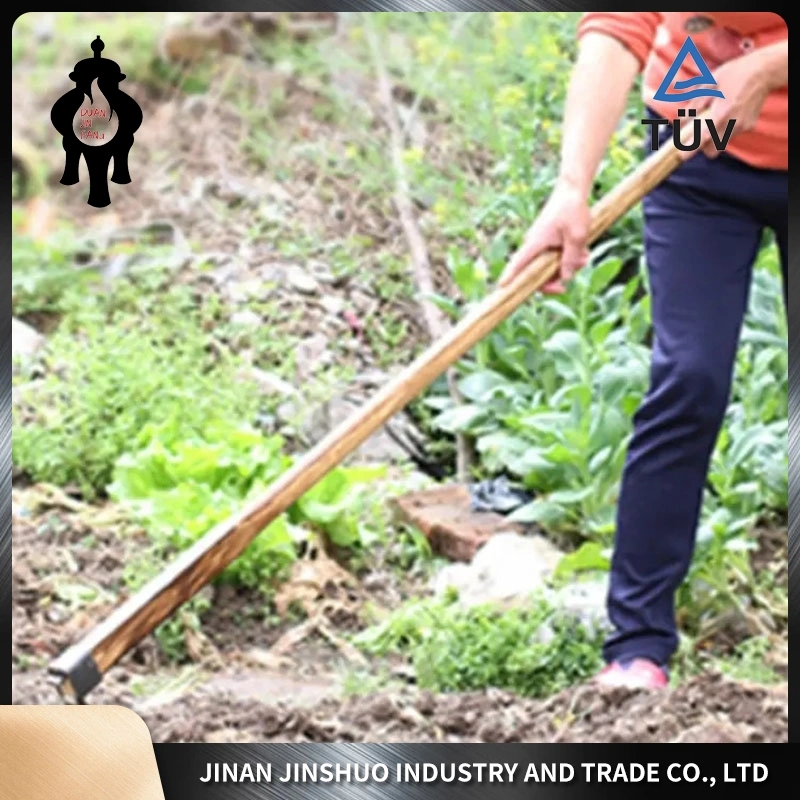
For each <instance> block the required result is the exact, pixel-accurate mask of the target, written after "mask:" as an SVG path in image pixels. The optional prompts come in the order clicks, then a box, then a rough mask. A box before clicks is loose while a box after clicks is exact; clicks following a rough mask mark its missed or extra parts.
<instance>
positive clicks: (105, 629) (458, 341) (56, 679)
mask: <svg viewBox="0 0 800 800" xmlns="http://www.w3.org/2000/svg"><path fill="white" fill-rule="evenodd" d="M688 155H689V154H687V153H686V152H685V151H681V150H679V149H678V148H676V147H675V146H674V144H673V143H672V142H669V143H668V144H665V145H664V146H663V147H662V148H661V149H660V150H657V151H656V152H655V153H654V154H653V155H651V156H650V157H649V158H647V159H646V160H645V161H644V162H643V163H642V164H641V165H639V167H638V168H637V169H636V170H634V171H633V172H632V173H631V174H630V175H628V176H627V177H626V178H625V179H624V180H623V181H622V182H621V183H620V184H619V185H618V186H616V187H615V188H614V189H613V190H612V191H611V192H609V193H608V194H607V195H605V196H604V197H603V198H602V199H601V200H600V201H599V202H598V203H597V204H595V205H594V206H593V207H592V212H591V228H590V235H589V241H590V243H591V242H594V241H596V240H597V239H598V237H599V236H601V235H602V234H603V233H604V232H605V231H606V230H608V228H609V227H611V225H613V224H614V223H615V222H616V221H617V220H618V219H619V218H620V217H622V215H623V214H625V213H627V212H628V211H629V210H630V209H631V208H632V207H633V206H634V205H636V204H637V203H639V202H640V201H641V200H642V198H643V197H644V196H645V195H646V194H647V193H648V192H650V190H652V189H653V188H655V187H656V186H657V185H658V184H659V183H661V182H662V181H663V180H664V179H665V178H667V177H668V176H669V175H670V174H671V173H672V172H673V171H674V170H675V169H676V168H677V167H678V166H679V165H680V164H681V162H682V161H684V160H685V159H686V158H687V157H688ZM559 263H560V255H559V252H558V251H550V252H547V253H543V254H542V255H540V256H539V257H538V258H536V259H535V260H534V261H533V262H532V263H531V264H530V266H529V267H528V268H527V269H526V270H525V271H524V272H523V273H522V274H520V275H518V276H517V278H516V279H515V280H514V282H513V283H512V284H510V285H508V286H506V287H501V288H498V289H496V290H494V291H493V292H492V293H491V294H489V295H488V296H487V297H486V298H485V299H484V300H483V301H482V302H481V303H480V304H478V305H476V306H475V307H474V308H473V309H472V311H471V312H470V313H469V314H468V315H467V316H465V317H464V318H462V319H461V321H460V322H459V323H458V324H457V325H455V326H454V327H452V328H451V329H450V330H449V331H448V332H447V334H446V335H445V336H444V337H442V339H441V340H439V341H437V342H434V343H433V344H432V345H431V346H430V347H429V348H428V349H427V350H426V351H425V352H423V353H422V354H421V355H420V356H419V357H418V358H417V359H416V360H415V361H413V362H412V363H411V364H410V365H409V366H408V367H407V368H406V369H404V370H403V371H402V372H401V373H400V374H399V375H398V376H397V377H395V378H394V379H393V380H392V381H391V382H390V383H388V384H387V385H386V386H384V388H383V389H382V390H381V391H379V392H378V393H377V394H376V395H375V396H374V397H373V398H372V399H371V400H370V401H369V402H368V403H366V404H365V405H364V406H362V407H361V408H360V409H358V410H357V412H356V413H354V414H353V415H352V416H351V417H350V418H349V419H347V420H345V421H344V422H343V423H342V424H341V425H339V426H338V427H337V428H335V429H334V430H332V431H331V432H330V433H329V434H328V435H327V436H326V437H325V438H324V439H323V440H321V441H320V442H319V443H318V444H317V445H316V446H315V447H314V448H313V449H312V450H310V451H309V452H308V453H307V454H306V455H305V456H304V457H303V458H302V459H300V460H298V461H297V462H296V463H295V464H294V465H293V466H292V467H291V468H290V469H289V470H288V471H287V472H285V473H283V475H281V477H280V478H278V480H276V481H275V483H274V484H273V485H272V486H271V487H270V488H269V489H268V490H267V491H266V493H265V494H264V495H263V496H262V497H261V498H260V499H258V500H256V501H255V502H254V503H252V504H251V505H250V506H249V507H247V508H245V509H243V510H242V511H241V512H240V513H238V514H237V515H236V516H233V517H231V518H230V519H228V520H226V521H224V522H222V523H221V524H219V525H217V526H216V527H215V528H213V529H212V530H210V531H209V532H208V533H207V534H206V535H205V536H204V537H203V538H201V539H199V540H198V541H197V542H196V543H195V544H194V545H193V546H192V547H190V548H189V549H187V550H185V551H184V552H182V553H181V554H180V555H179V556H178V557H177V559H176V560H175V561H174V562H173V563H172V564H170V565H169V566H167V567H166V568H165V569H164V570H163V571H162V572H161V573H160V574H158V575H157V576H156V577H155V578H154V579H153V580H151V581H150V583H148V584H147V585H145V586H144V587H143V588H142V589H141V590H140V591H139V592H138V593H136V594H135V595H133V596H132V597H130V598H129V599H128V600H127V601H125V602H124V603H123V604H122V605H120V606H119V607H118V608H117V609H116V610H114V611H113V612H112V613H111V614H110V615H109V617H108V618H107V619H106V620H105V621H104V622H102V623H101V624H99V625H98V626H97V627H96V628H94V629H93V630H91V631H90V632H89V633H88V634H87V635H86V637H85V638H84V639H83V640H82V641H80V642H78V643H77V644H75V645H73V646H72V647H70V648H69V649H68V650H66V651H65V652H64V653H63V654H62V655H61V656H60V657H59V658H57V659H56V660H55V661H54V662H52V664H51V665H50V667H49V673H50V676H51V678H50V680H51V681H52V682H53V683H54V684H55V685H56V687H57V688H58V691H59V692H60V694H61V696H62V697H63V698H64V699H65V700H67V701H69V700H72V701H74V702H77V703H83V702H84V698H85V696H86V695H87V693H88V692H90V691H91V690H92V689H94V688H95V687H96V686H97V685H98V684H99V683H100V682H101V681H102V677H103V675H104V674H105V673H106V672H107V671H108V670H109V669H110V668H111V667H112V666H114V665H115V664H116V663H117V662H118V661H119V659H120V658H122V656H124V655H125V654H126V653H127V652H128V651H129V650H130V649H131V648H132V647H133V646H134V645H136V644H137V643H138V642H139V641H141V640H142V639H143V638H144V637H146V636H147V635H149V634H150V633H151V632H152V631H153V630H154V629H155V628H157V627H158V626H159V625H160V624H161V623H162V622H163V621H164V620H166V619H167V618H168V617H169V616H170V615H172V614H173V613H174V612H175V611H176V610H177V609H178V608H180V607H181V606H182V605H183V604H184V603H186V602H187V601H188V600H190V599H191V598H192V597H193V596H194V595H195V594H196V593H197V592H199V591H200V590H201V589H202V588H203V587H204V586H206V584H208V583H209V582H210V581H212V580H213V579H214V578H215V577H217V576H218V575H219V574H220V573H221V572H222V571H223V570H224V569H225V568H226V567H227V566H228V565H229V564H230V563H231V562H232V561H233V560H234V559H236V558H237V557H238V556H239V555H240V554H241V553H242V552H243V551H244V550H245V548H246V547H247V546H248V545H249V544H250V542H252V541H253V539H255V537H256V536H258V534H259V533H260V532H261V531H262V530H264V528H266V527H267V525H269V524H270V523H271V522H272V521H273V520H274V519H275V518H276V517H278V516H279V515H280V514H282V513H283V512H284V511H286V510H287V509H288V508H289V507H290V506H292V505H293V504H294V503H295V502H296V501H297V500H299V499H300V498H301V497H302V496H303V495H304V494H305V493H306V492H307V491H308V490H309V489H311V488H313V487H314V485H315V484H316V483H317V482H318V481H320V480H321V479H322V478H324V477H325V475H326V474H327V473H328V472H329V471H330V470H332V469H334V468H335V467H336V466H338V465H339V464H340V463H341V462H342V461H343V460H344V459H345V458H346V457H347V456H348V455H349V454H350V453H352V452H353V451H354V450H356V449H357V448H358V447H359V446H360V445H361V444H362V443H363V442H364V441H365V440H366V439H368V438H369V437H370V436H371V435H372V434H373V433H375V432H376V431H377V430H378V429H379V428H380V427H381V426H382V425H384V424H385V423H386V422H387V421H388V420H390V419H391V418H392V417H393V416H394V415H395V414H397V413H398V412H399V411H401V410H402V409H403V408H404V407H405V406H406V405H407V404H408V403H409V402H410V401H412V400H413V399H414V398H415V397H416V396H417V395H418V394H419V393H420V392H422V391H423V390H424V389H425V388H426V387H428V386H429V385H430V384H431V383H433V381H434V380H436V379H437V378H438V377H439V376H440V375H442V374H443V373H444V372H445V371H446V370H447V369H448V368H449V367H450V366H452V365H453V364H454V363H455V362H456V361H457V360H458V359H459V358H461V357H462V356H463V355H464V354H465V353H467V352H468V351H469V350H470V349H471V348H472V347H473V346H474V345H475V344H476V343H478V342H479V341H481V339H483V338H484V337H485V336H486V335H487V334H489V333H490V332H491V331H492V330H493V329H494V328H495V327H496V326H497V325H498V324H500V323H501V322H503V320H505V319H506V318H507V317H508V316H509V315H510V314H511V313H512V312H513V311H514V310H515V309H517V308H518V307H519V306H520V305H522V303H524V302H525V301H526V300H527V299H528V298H529V297H530V296H531V295H532V294H533V293H534V292H536V291H537V290H538V289H540V288H541V287H542V286H544V285H545V284H546V283H548V282H550V281H551V280H553V279H554V278H555V277H556V275H557V273H558V271H559Z"/></svg>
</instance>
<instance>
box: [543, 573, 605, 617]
mask: <svg viewBox="0 0 800 800" xmlns="http://www.w3.org/2000/svg"><path fill="white" fill-rule="evenodd" d="M607 595H608V576H607V575H606V576H603V577H602V578H599V579H598V578H592V579H588V580H576V581H574V582H573V583H569V584H567V585H566V586H563V587H561V588H559V589H556V590H555V591H552V592H548V600H549V601H550V602H551V603H552V604H553V605H554V606H555V607H556V608H557V609H559V610H561V611H563V612H565V613H567V614H568V615H570V616H574V617H575V618H577V619H578V620H579V621H580V622H581V623H582V624H584V625H585V626H586V627H588V628H602V629H608V628H609V626H610V623H609V622H608V615H607V611H606V597H607Z"/></svg>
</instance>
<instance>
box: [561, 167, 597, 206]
mask: <svg viewBox="0 0 800 800" xmlns="http://www.w3.org/2000/svg"><path fill="white" fill-rule="evenodd" d="M592 183H593V181H592V178H591V177H590V176H588V175H587V174H585V173H580V172H577V171H574V170H564V171H562V172H560V173H559V174H558V177H557V178H556V182H555V187H554V188H555V189H557V190H561V191H565V192H569V193H570V194H573V195H579V196H580V197H581V198H582V199H584V200H588V199H589V195H590V194H591V190H592Z"/></svg>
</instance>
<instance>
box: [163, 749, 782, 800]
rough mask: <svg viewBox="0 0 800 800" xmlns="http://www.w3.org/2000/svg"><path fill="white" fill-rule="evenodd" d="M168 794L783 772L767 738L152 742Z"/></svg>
mask: <svg viewBox="0 0 800 800" xmlns="http://www.w3.org/2000/svg"><path fill="white" fill-rule="evenodd" d="M155 752H156V759H157V761H158V766H159V770H160V772H161V779H162V782H163V786H164V796H165V798H166V800H179V798H183V797H192V798H197V800H211V799H212V798H248V799H252V798H260V797H265V798H266V797H286V798H294V799H295V800H296V799H297V798H316V800H319V798H339V797H341V798H348V800H360V799H361V798H379V797H380V798H386V797H389V798H395V797H396V798H401V797H402V798H420V800H422V798H429V797H430V798H432V797H436V798H439V797H441V798H451V797H452V798H455V797H458V798H472V797H474V798H476V800H477V798H487V797H488V798H503V800H505V798H508V800H516V799H517V798H530V797H531V796H532V793H533V794H534V795H535V796H537V797H546V798H550V797H553V798H569V797H587V796H594V794H595V793H596V794H597V796H601V795H602V796H605V795H607V794H608V793H609V791H613V793H614V795H615V796H617V795H618V793H619V792H620V791H622V792H623V794H625V795H626V796H627V795H628V794H629V795H630V796H634V793H635V794H636V796H638V797H641V792H642V790H643V789H645V787H647V786H652V785H654V784H664V785H666V786H668V787H670V788H672V789H678V790H679V791H683V790H691V791H692V792H693V793H694V792H697V791H703V790H705V791H707V792H708V793H709V796H711V795H712V794H713V793H715V792H716V793H719V792H720V791H725V790H726V789H730V788H732V787H735V786H736V785H737V784H748V785H752V786H754V787H758V788H763V787H766V786H777V785H778V784H779V783H781V781H782V780H784V779H785V777H786V776H785V774H784V770H783V769H781V768H780V764H781V763H782V762H783V761H785V754H784V752H783V751H782V750H779V749H777V748H775V747H773V746H771V745H748V746H747V747H745V748H741V747H739V748H731V747H730V746H725V745H706V746H705V747H698V746H697V745H688V744H687V745H649V746H648V745H615V744H601V745H597V744H586V745H574V744H562V745H559V744H553V745H544V744H543V745H538V744H531V745H526V744H486V745H484V744H473V745H464V744H453V745H450V744H403V745H389V744H298V745H292V744H273V745H267V744H264V745H258V744H251V745H234V744H230V745H228V744H222V745H211V744H209V745H199V744H197V745H192V746H190V747H187V746H186V745H181V744H156V745H155Z"/></svg>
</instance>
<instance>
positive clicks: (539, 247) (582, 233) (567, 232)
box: [498, 180, 591, 294]
mask: <svg viewBox="0 0 800 800" xmlns="http://www.w3.org/2000/svg"><path fill="white" fill-rule="evenodd" d="M590 223H591V216H590V212H589V203H588V201H587V199H586V194H585V193H584V192H582V191H581V190H579V189H578V188H577V187H575V186H573V185H571V184H570V183H568V182H567V181H563V180H562V181H559V183H557V184H556V187H555V189H554V190H553V193H552V194H551V195H550V198H549V199H548V201H547V203H546V204H545V206H544V208H543V209H542V212H541V214H539V216H538V217H537V219H536V222H535V223H534V224H533V225H532V226H531V227H530V229H529V230H528V233H527V234H526V235H525V241H524V242H523V244H522V246H521V247H520V248H519V249H518V250H517V252H516V253H515V254H514V255H513V257H512V259H511V261H510V262H509V265H508V266H507V267H506V269H505V271H504V272H503V274H502V275H501V276H500V280H499V281H498V285H499V286H508V285H509V284H510V283H511V282H512V281H514V280H515V279H516V278H517V276H519V275H520V274H521V273H522V272H524V271H525V269H526V268H527V267H528V265H529V264H530V263H531V262H532V261H533V260H534V259H535V258H536V257H537V256H539V255H541V254H542V253H544V252H545V251H547V250H561V251H562V253H561V270H560V274H559V277H558V279H557V280H555V281H553V282H551V283H549V284H546V285H545V286H543V287H542V289H541V291H542V292H543V293H545V294H563V293H564V292H565V291H566V287H565V285H564V284H565V283H566V282H567V281H569V280H571V278H572V276H573V275H574V274H575V273H576V272H577V271H578V270H579V269H581V267H583V266H585V265H586V263H587V262H588V260H589V251H588V248H587V241H588V238H589V228H590Z"/></svg>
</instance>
